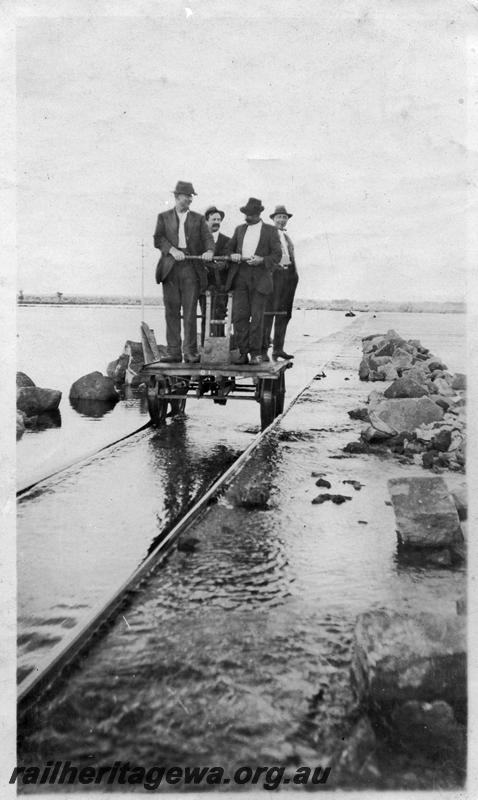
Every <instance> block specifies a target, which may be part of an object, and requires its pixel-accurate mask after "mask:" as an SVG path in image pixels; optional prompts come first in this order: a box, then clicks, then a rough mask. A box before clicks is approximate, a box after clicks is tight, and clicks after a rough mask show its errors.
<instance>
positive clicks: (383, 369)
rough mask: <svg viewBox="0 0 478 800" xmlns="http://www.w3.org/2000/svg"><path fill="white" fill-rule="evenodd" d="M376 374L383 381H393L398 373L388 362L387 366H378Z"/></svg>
mask: <svg viewBox="0 0 478 800" xmlns="http://www.w3.org/2000/svg"><path fill="white" fill-rule="evenodd" d="M377 373H378V375H381V376H382V377H383V380H384V381H394V380H395V379H396V378H398V372H397V370H396V369H395V367H394V366H393V364H392V363H391V362H390V361H389V362H388V364H382V366H379V367H378V369H377Z"/></svg>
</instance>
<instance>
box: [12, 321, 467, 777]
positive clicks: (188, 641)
mask: <svg viewBox="0 0 478 800" xmlns="http://www.w3.org/2000/svg"><path fill="white" fill-rule="evenodd" d="M406 318H407V315H405V320H406ZM374 322H375V325H377V324H379V323H378V322H376V321H374ZM387 322H388V319H387ZM414 322H415V324H416V325H417V327H416V328H415V329H414V332H410V333H409V332H408V331H406V330H405V329H404V325H400V324H399V323H400V319H398V320H394V321H393V323H392V324H390V325H387V327H392V326H393V327H396V329H397V330H398V331H399V332H400V333H401V334H402V335H405V336H418V337H419V338H422V341H423V343H424V344H428V341H427V338H426V336H424V335H423V336H421V335H420V334H419V325H418V322H419V321H418V322H417V320H415V321H414ZM369 324H370V322H369ZM412 327H413V326H412ZM455 329H456V326H455V327H452V326H451V325H450V330H455ZM362 330H363V326H362V327H360V326H357V331H358V332H361V331H362ZM369 332H371V329H370V327H369V328H368V329H367V330H363V334H365V333H369ZM440 337H441V341H442V342H443V343H444V344H445V343H446V341H445V340H446V332H445V331H444V327H443V324H442V326H441V333H440V335H439V336H438V335H437V337H436V341H437V343H438V344H439V343H440ZM462 341H463V340H462V339H460V342H462ZM455 345H456V341H455ZM357 346H358V345H357V342H353V341H351V340H350V337H347V335H344V336H343V337H342V338H341V337H340V336H339V337H337V344H336V356H337V358H336V359H335V361H336V364H337V366H336V368H333V367H332V366H330V367H329V368H327V369H326V373H327V377H326V378H324V379H322V380H320V381H319V380H317V381H314V382H313V383H312V384H311V387H310V389H309V390H308V391H307V393H306V394H305V395H304V397H303V398H302V400H301V401H300V402H298V403H297V404H296V405H295V406H294V407H293V409H291V411H290V412H289V414H288V415H287V416H286V417H285V419H284V420H283V422H282V423H281V426H280V429H279V430H278V431H277V433H276V434H274V435H272V436H270V437H268V439H267V440H265V441H263V442H262V443H261V445H260V448H259V450H258V451H257V452H256V453H255V454H254V456H253V457H252V458H251V459H250V461H249V462H248V463H247V465H246V467H245V468H244V469H243V471H242V472H241V475H240V478H239V479H238V480H236V481H234V482H233V484H231V486H230V488H229V490H228V491H227V492H226V494H225V495H224V496H222V497H221V498H219V501H218V503H217V504H216V505H214V506H212V507H211V508H210V509H209V510H208V513H207V515H206V516H205V518H204V519H203V520H202V521H201V523H200V524H199V525H198V526H196V527H195V528H194V530H193V531H191V536H192V537H194V538H193V539H192V540H191V539H190V542H189V546H188V547H187V548H182V549H176V548H175V549H174V550H173V551H172V552H171V554H170V555H169V557H168V559H167V561H166V562H165V563H164V564H163V565H162V566H161V568H160V569H158V570H157V572H156V573H155V574H154V575H152V576H150V578H148V580H147V581H145V582H144V584H143V585H142V587H141V589H140V590H139V591H138V592H137V593H135V594H134V596H132V597H131V599H130V602H129V604H128V606H127V607H126V608H125V609H124V610H123V613H122V615H121V616H119V617H118V618H117V619H116V621H115V622H114V624H113V625H112V626H111V628H110V630H109V631H108V633H107V635H105V636H104V638H103V639H101V640H99V641H98V642H97V643H96V644H95V645H93V646H92V648H91V650H90V652H89V654H88V655H87V656H86V657H85V658H84V659H83V660H82V662H81V664H80V665H79V666H78V667H77V668H76V669H75V670H74V671H72V672H71V673H70V674H69V675H68V676H67V678H66V679H65V680H64V682H63V684H62V685H60V686H59V687H58V690H57V691H56V692H55V694H54V695H53V696H52V697H50V698H49V699H45V700H44V701H43V702H42V703H41V704H39V705H38V706H37V707H35V708H34V709H33V711H32V713H31V715H30V716H29V718H28V719H27V720H26V721H25V722H24V724H23V726H22V728H21V731H20V733H21V746H20V753H21V757H22V760H23V761H25V762H28V763H34V762H35V759H41V760H47V759H49V758H55V759H60V758H68V759H72V760H75V761H76V762H78V763H80V764H108V763H111V762H112V761H114V760H123V761H130V762H135V763H155V764H161V765H179V766H180V765H186V764H192V763H202V764H221V765H222V766H223V767H224V769H225V770H227V771H229V770H230V771H232V770H233V769H234V768H235V767H236V766H238V765H240V764H253V765H255V764H261V763H264V764H274V763H275V764H284V765H296V764H311V765H314V764H319V763H321V760H322V759H325V758H326V757H327V756H328V755H330V752H331V750H332V749H333V747H334V745H336V743H337V742H338V741H340V739H341V737H342V736H343V735H344V732H345V731H346V730H347V725H348V721H349V720H350V719H351V717H352V715H353V713H354V712H355V710H356V709H355V707H354V699H353V695H352V691H351V687H350V677H349V670H350V661H351V642H352V633H353V626H354V623H355V619H356V616H357V614H358V613H360V612H361V611H365V610H368V609H370V608H374V607H383V606H385V607H389V608H398V607H399V608H401V609H410V610H416V609H423V608H429V607H433V608H436V609H437V610H443V611H450V610H454V608H455V603H456V599H457V598H458V597H460V596H461V595H462V593H463V579H464V578H463V571H462V570H460V569H454V570H447V569H438V568H437V569H432V570H424V569H421V568H418V567H403V566H402V565H400V563H399V562H398V560H397V553H396V534H395V524H394V518H393V513H392V510H391V508H390V507H389V506H388V505H386V503H385V500H386V498H387V497H388V495H387V493H386V482H387V479H388V478H389V477H392V476H393V477H395V476H396V475H397V474H410V470H412V472H413V469H415V472H416V468H410V467H407V466H405V465H402V464H399V463H398V462H397V461H396V460H395V459H393V458H387V457H383V458H379V457H378V456H373V457H347V458H345V457H344V455H343V452H342V449H341V448H342V447H343V445H344V444H345V443H346V442H347V441H350V440H351V439H354V438H357V435H358V431H359V430H360V423H358V422H354V421H352V420H350V419H349V417H348V416H347V410H349V409H350V408H353V407H356V406H357V405H359V404H360V402H361V399H362V398H363V397H364V396H366V394H367V393H368V389H367V387H364V386H363V384H360V383H359V381H358V379H357V375H356V367H357V363H356V356H357ZM434 349H435V351H436V353H437V355H441V354H442V352H443V350H444V349H445V348H440V349H439V348H438V347H436V348H434ZM452 349H453V348H451V347H450V348H449V356H451V358H453V353H452ZM455 350H456V351H457V352H456V355H455V362H454V363H453V362H451V363H450V367H451V368H452V369H460V366H461V365H460V364H459V360H460V357H461V352H462V351H461V348H456V347H455ZM458 351H459V352H458ZM443 357H444V358H445V355H443ZM447 358H448V356H447ZM345 379H347V382H346V383H345V382H344V381H345ZM174 425H176V423H174ZM174 425H171V426H170V428H169V430H170V431H171V433H170V434H168V435H171V437H173V436H178V437H179V438H180V430H181V428H178V429H177V430H176V431H175V428H174ZM191 427H192V428H193V427H194V425H193V423H192V421H190V420H189V421H188V422H187V429H188V430H190V429H191ZM160 433H161V432H160ZM158 435H160V434H158ZM146 441H147V440H146V439H145V440H144V442H143V441H142V442H141V446H143V444H144V443H145V442H146ZM163 455H164V454H163ZM157 457H158V458H162V457H163V456H160V455H159V452H158V455H157ZM172 457H173V458H174V457H175V456H172ZM168 458H169V456H168ZM166 460H167V459H166ZM151 463H153V462H151ZM151 463H150V469H151ZM178 464H179V462H178ZM314 472H321V473H323V474H324V476H325V477H326V478H327V479H328V480H329V481H330V482H331V484H332V491H337V492H339V491H341V492H342V493H343V494H347V495H349V496H350V497H351V500H350V501H348V502H346V503H345V504H343V505H341V506H334V505H333V504H330V503H329V504H323V505H319V506H314V505H312V504H311V500H312V499H313V497H314V496H315V495H316V494H317V493H318V490H317V488H316V486H315V480H316V477H314V476H313V475H312V473H314ZM174 474H175V473H174V471H173V472H172V473H171V480H172V487H173V483H174V480H173V476H174ZM151 480H152V481H153V482H154V478H150V481H151ZM349 480H355V481H358V482H359V483H360V484H361V488H360V490H357V489H354V488H353V487H352V485H351V484H347V483H344V481H349ZM147 485H148V486H149V491H148V495H149V492H150V491H151V488H152V484H151V483H149V484H147ZM251 486H253V487H255V488H256V489H257V488H258V487H259V488H260V490H261V491H262V492H263V493H264V496H265V497H266V500H267V502H266V507H265V508H263V509H254V510H252V511H251V510H249V509H246V508H244V507H242V505H241V498H242V497H243V496H244V492H247V491H248V490H249V489H248V487H249V488H250V487H251ZM178 491H179V489H178V487H175V488H173V489H172V495H171V496H172V497H175V496H176V494H175V493H176V492H178ZM136 510H137V512H138V515H139V517H141V513H142V512H141V510H140V509H136ZM392 779H396V776H392V777H391V780H392ZM398 785H400V784H398ZM393 786H394V784H393V781H392V783H391V785H390V787H389V788H393ZM115 788H121V787H115ZM127 788H128V789H129V790H131V789H133V788H135V787H134V786H133V787H132V786H128V787H127ZM137 788H141V787H137ZM423 788H427V787H426V786H424V787H423Z"/></svg>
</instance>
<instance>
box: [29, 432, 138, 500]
mask: <svg viewBox="0 0 478 800" xmlns="http://www.w3.org/2000/svg"><path fill="white" fill-rule="evenodd" d="M150 427H151V420H149V421H148V422H146V423H145V424H144V425H141V427H140V428H136V430H134V431H132V432H131V433H127V434H126V435H125V436H121V437H120V438H119V439H115V441H114V442H110V443H109V444H105V445H103V447H99V448H98V450H93V451H92V452H90V453H87V454H86V455H84V456H81V457H80V458H77V459H76V460H75V461H72V462H71V463H68V464H67V465H66V466H63V467H60V469H57V470H55V472H50V474H49V475H45V476H43V477H42V478H39V479H38V480H37V481H34V482H33V483H29V484H28V486H23V487H22V488H21V489H18V490H17V495H16V496H17V498H23V496H24V495H25V494H27V493H28V492H30V491H31V490H32V489H34V488H35V487H36V486H38V485H39V484H41V483H45V481H49V480H50V479H51V478H56V477H57V476H58V475H61V474H62V472H68V470H70V469H72V468H73V467H77V466H79V465H81V464H85V465H86V464H87V463H88V462H89V461H91V460H92V459H93V458H95V456H97V455H98V454H99V453H103V452H104V451H105V450H109V449H110V447H114V446H115V445H117V444H120V443H121V442H124V441H125V440H126V439H131V438H132V437H133V436H136V435H137V434H138V433H141V432H142V431H145V430H147V429H148V428H150Z"/></svg>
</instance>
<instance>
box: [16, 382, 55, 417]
mask: <svg viewBox="0 0 478 800" xmlns="http://www.w3.org/2000/svg"><path fill="white" fill-rule="evenodd" d="M60 400H61V392H60V391H58V389H42V388H40V387H39V386H23V387H21V388H19V389H17V408H18V409H19V410H20V411H23V412H24V413H25V415H26V416H27V417H33V416H36V415H37V414H42V413H43V412H44V411H56V409H57V408H58V406H59V405H60Z"/></svg>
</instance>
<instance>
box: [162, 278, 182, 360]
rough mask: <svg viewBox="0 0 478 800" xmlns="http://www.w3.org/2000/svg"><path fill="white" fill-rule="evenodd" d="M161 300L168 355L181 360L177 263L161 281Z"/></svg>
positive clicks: (179, 297)
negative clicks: (162, 302)
mask: <svg viewBox="0 0 478 800" xmlns="http://www.w3.org/2000/svg"><path fill="white" fill-rule="evenodd" d="M163 301H164V316H165V319H166V344H167V347H168V355H170V356H173V357H174V358H176V359H177V360H178V361H181V294H180V290H179V278H178V265H177V264H174V266H173V268H172V270H171V272H170V273H169V275H168V277H167V278H166V280H165V281H164V282H163Z"/></svg>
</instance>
